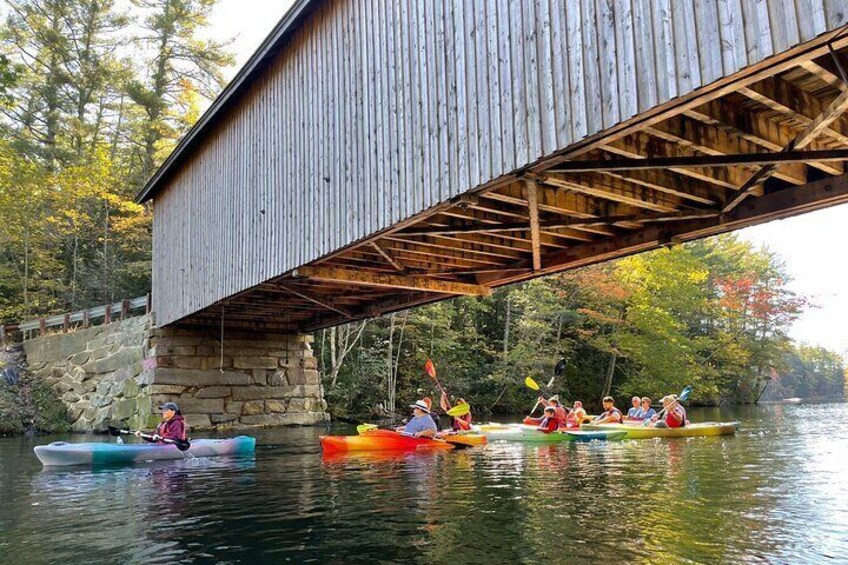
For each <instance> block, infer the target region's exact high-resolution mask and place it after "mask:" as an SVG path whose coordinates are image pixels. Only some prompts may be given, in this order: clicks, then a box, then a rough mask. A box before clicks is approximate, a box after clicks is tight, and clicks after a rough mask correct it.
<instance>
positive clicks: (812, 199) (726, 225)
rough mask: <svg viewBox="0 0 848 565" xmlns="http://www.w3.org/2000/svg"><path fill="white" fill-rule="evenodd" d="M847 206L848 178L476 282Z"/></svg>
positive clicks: (511, 278)
mask: <svg viewBox="0 0 848 565" xmlns="http://www.w3.org/2000/svg"><path fill="white" fill-rule="evenodd" d="M846 203H848V175H841V176H839V177H832V178H827V179H822V180H818V181H814V182H811V183H808V184H806V185H804V186H799V187H791V188H786V189H783V190H779V191H776V192H772V193H769V194H766V195H764V196H762V197H760V198H757V199H754V200H752V201H751V202H750V203H748V204H746V205H745V206H742V207H739V208H737V209H735V210H733V211H731V212H728V213H726V214H721V215H716V216H714V217H708V218H700V219H696V220H689V221H686V222H678V223H673V224H667V225H655V226H649V227H646V228H645V229H644V230H641V231H638V232H634V233H631V234H627V235H624V236H621V237H618V238H610V239H608V240H603V241H599V242H597V243H589V244H585V245H579V246H575V247H573V248H571V249H568V250H566V251H562V252H556V253H552V254H550V255H547V256H546V257H545V266H544V268H543V269H542V271H541V273H530V272H529V267H530V262H529V261H526V260H525V261H519V262H516V263H512V264H510V265H509V267H510V269H523V273H519V274H515V273H514V272H507V271H503V272H502V273H489V274H486V275H483V276H480V277H478V278H477V280H478V282H480V283H481V284H484V285H493V286H501V285H504V284H510V283H514V282H518V281H521V280H526V279H529V278H533V277H534V276H538V275H539V274H543V275H544V274H550V273H555V272H559V271H563V270H567V269H573V268H577V267H583V266H586V265H591V264H595V263H601V262H603V261H608V260H610V259H615V258H619V257H624V256H627V255H632V254H634V253H639V252H642V251H648V250H650V249H655V248H657V247H659V246H661V245H665V244H668V243H672V242H683V241H689V240H693V239H699V238H702V237H708V236H713V235H718V234H720V233H726V232H729V231H733V230H737V229H741V228H745V227H749V226H753V225H756V224H761V223H764V222H768V221H771V220H778V219H783V218H788V217H792V216H797V215H799V214H804V213H808V212H813V211H815V210H820V209H823V208H828V207H831V206H836V205H839V204H846Z"/></svg>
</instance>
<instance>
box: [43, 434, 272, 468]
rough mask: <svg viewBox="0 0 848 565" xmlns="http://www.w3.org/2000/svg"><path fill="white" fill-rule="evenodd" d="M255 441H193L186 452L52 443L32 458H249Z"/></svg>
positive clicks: (92, 461) (93, 461)
mask: <svg viewBox="0 0 848 565" xmlns="http://www.w3.org/2000/svg"><path fill="white" fill-rule="evenodd" d="M255 448H256V438H252V437H248V436H238V437H234V438H229V439H196V440H193V441H192V442H191V447H190V448H189V449H188V451H185V452H183V451H180V450H179V449H177V447H176V446H175V445H170V444H164V445H162V444H155V443H147V444H135V443H134V444H120V443H67V442H64V441H56V442H53V443H51V444H49V445H38V446H36V447H35V456H36V457H38V460H39V461H41V464H42V465H44V466H57V465H63V466H64V465H119V464H126V463H135V462H138V461H162V460H169V459H191V458H194V457H220V456H224V455H229V456H244V455H251V454H252V453H253V451H254V449H255Z"/></svg>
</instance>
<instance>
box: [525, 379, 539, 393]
mask: <svg viewBox="0 0 848 565" xmlns="http://www.w3.org/2000/svg"><path fill="white" fill-rule="evenodd" d="M524 384H526V385H527V386H528V387H530V388H532V389H533V390H539V385H538V384H537V383H536V381H534V380H533V379H531V378H530V377H527V378H526V379H524Z"/></svg>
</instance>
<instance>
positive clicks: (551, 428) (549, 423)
mask: <svg viewBox="0 0 848 565" xmlns="http://www.w3.org/2000/svg"><path fill="white" fill-rule="evenodd" d="M558 428H559V422H558V421H557V419H556V416H554V417H553V418H551V417H548V416H545V419H544V420H542V423H541V424H539V427H538V428H536V429H537V430H539V431H540V432H545V433H546V434H549V433H551V432H555V431H557V429H558Z"/></svg>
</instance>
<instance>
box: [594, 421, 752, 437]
mask: <svg viewBox="0 0 848 565" xmlns="http://www.w3.org/2000/svg"><path fill="white" fill-rule="evenodd" d="M738 427H739V422H700V423H697V424H689V425H688V426H684V427H682V428H654V427H652V426H642V425H638V424H637V425H630V424H583V425H582V426H580V429H581V430H586V431H621V432H625V434H626V437H627V439H651V438H655V437H664V438H665V437H711V436H724V435H732V434H735V433H736V429H737V428H738Z"/></svg>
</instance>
